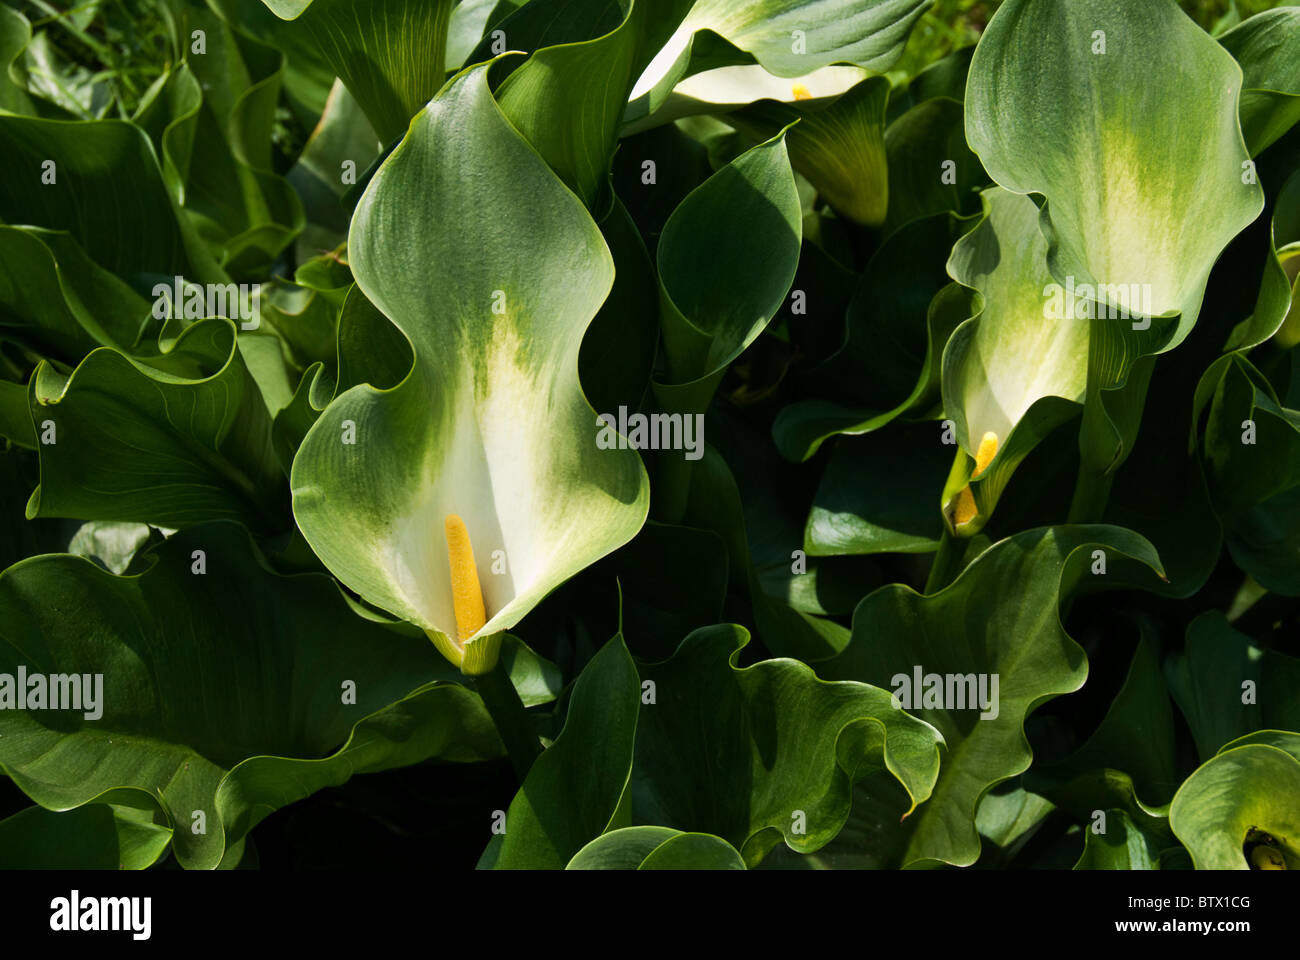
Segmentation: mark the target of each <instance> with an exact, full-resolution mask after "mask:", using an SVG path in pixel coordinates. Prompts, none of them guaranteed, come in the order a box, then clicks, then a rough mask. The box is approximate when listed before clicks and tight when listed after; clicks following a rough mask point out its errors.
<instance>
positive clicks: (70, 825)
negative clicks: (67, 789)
mask: <svg viewBox="0 0 1300 960" xmlns="http://www.w3.org/2000/svg"><path fill="white" fill-rule="evenodd" d="M171 839H172V831H171V828H170V827H166V826H160V825H158V824H155V823H153V822H152V813H151V812H148V811H144V810H135V809H132V808H131V807H125V806H120V805H117V804H107V803H88V804H86V805H85V806H84V807H77V808H76V809H74V810H69V811H67V812H66V813H55V812H54V811H51V810H44V809H42V808H41V807H28V808H27V809H26V810H20V811H19V812H18V813H15V814H14V815H13V816H12V817H8V818H6V819H4V820H0V869H4V870H143V869H145V868H146V867H149V866H152V865H153V864H154V863H155V862H156V861H157V860H158V858H159V857H161V856H162V855H163V854H164V853H166V852H167V845H168V844H170V843H171Z"/></svg>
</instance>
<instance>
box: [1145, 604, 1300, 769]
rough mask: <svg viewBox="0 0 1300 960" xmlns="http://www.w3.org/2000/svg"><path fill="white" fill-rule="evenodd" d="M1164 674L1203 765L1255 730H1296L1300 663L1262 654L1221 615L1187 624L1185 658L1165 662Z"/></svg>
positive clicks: (1277, 654) (1276, 653)
mask: <svg viewBox="0 0 1300 960" xmlns="http://www.w3.org/2000/svg"><path fill="white" fill-rule="evenodd" d="M1165 674H1166V677H1167V678H1168V682H1169V689H1170V692H1171V693H1173V696H1174V700H1175V701H1176V702H1177V703H1178V708H1179V709H1180V710H1181V711H1182V713H1183V716H1184V717H1185V718H1186V720H1187V725H1188V726H1189V727H1190V728H1191V732H1192V738H1193V739H1194V740H1195V742H1196V749H1197V753H1198V754H1199V755H1200V757H1201V759H1202V760H1208V759H1209V758H1210V757H1212V756H1213V755H1214V754H1215V752H1216V751H1219V750H1221V749H1222V748H1223V745H1224V744H1225V743H1227V742H1228V741H1229V740H1233V739H1235V738H1237V737H1241V736H1243V735H1245V734H1248V733H1252V732H1254V731H1256V730H1265V729H1268V728H1274V729H1279V730H1293V729H1297V728H1300V703H1297V701H1296V698H1295V695H1294V691H1295V689H1296V684H1297V683H1300V660H1297V659H1295V658H1294V657H1289V656H1287V655H1286V654H1284V653H1282V652H1280V651H1277V650H1265V649H1261V648H1260V647H1258V646H1257V645H1256V644H1254V643H1252V642H1251V640H1250V638H1249V637H1247V636H1246V635H1245V634H1242V633H1241V632H1239V631H1237V630H1235V629H1233V628H1232V627H1231V626H1230V625H1229V624H1228V622H1227V621H1226V620H1225V619H1224V616H1223V614H1221V613H1218V612H1211V613H1205V614H1202V615H1201V616H1200V617H1197V618H1196V619H1195V620H1193V621H1192V623H1191V626H1189V627H1188V628H1187V642H1186V646H1185V649H1184V652H1183V653H1180V654H1175V655H1174V656H1172V657H1171V658H1170V659H1169V660H1168V661H1167V662H1166V664H1165Z"/></svg>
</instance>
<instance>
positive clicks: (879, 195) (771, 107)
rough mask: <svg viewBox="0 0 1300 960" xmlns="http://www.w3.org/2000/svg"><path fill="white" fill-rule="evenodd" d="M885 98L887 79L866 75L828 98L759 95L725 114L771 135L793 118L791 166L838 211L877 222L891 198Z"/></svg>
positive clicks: (753, 131)
mask: <svg viewBox="0 0 1300 960" xmlns="http://www.w3.org/2000/svg"><path fill="white" fill-rule="evenodd" d="M888 98H889V82H888V81H887V80H885V79H884V78H883V77H869V78H867V79H866V80H863V81H862V82H861V83H858V84H856V85H855V86H854V87H853V88H852V89H850V90H849V91H848V92H847V93H845V94H844V95H843V96H840V97H837V98H836V99H835V100H834V101H832V102H831V103H829V104H822V105H820V106H817V107H811V106H805V105H803V104H802V103H796V104H787V103H781V102H779V101H776V100H759V101H758V102H756V103H753V104H750V105H749V106H747V107H745V108H744V109H741V110H738V111H736V112H734V113H730V114H728V115H727V123H729V124H731V125H732V126H733V127H735V128H736V129H737V130H740V131H742V132H744V133H747V134H749V135H750V136H753V137H755V138H756V139H767V138H768V137H772V136H775V135H776V134H777V133H779V132H780V131H781V130H783V129H784V128H786V127H788V126H790V124H792V123H794V124H795V125H794V126H793V127H791V128H790V130H789V132H788V133H787V134H786V138H785V143H786V149H787V150H789V153H790V162H791V164H793V165H794V168H795V170H797V171H798V172H799V173H801V174H803V176H805V177H807V178H808V181H809V182H810V183H811V184H812V185H813V186H814V187H816V188H817V192H818V194H820V195H821V197H822V199H824V200H825V201H826V202H827V203H829V204H830V205H831V206H832V207H833V208H834V209H835V210H836V212H838V213H840V214H842V215H844V216H846V217H847V218H848V219H850V220H853V221H855V222H857V223H861V224H866V225H867V226H879V225H880V224H881V223H883V222H884V220H885V210H886V207H887V206H888V203H889V172H888V170H887V168H886V163H885V103H886V101H887V100H888ZM795 121H798V122H797V123H795Z"/></svg>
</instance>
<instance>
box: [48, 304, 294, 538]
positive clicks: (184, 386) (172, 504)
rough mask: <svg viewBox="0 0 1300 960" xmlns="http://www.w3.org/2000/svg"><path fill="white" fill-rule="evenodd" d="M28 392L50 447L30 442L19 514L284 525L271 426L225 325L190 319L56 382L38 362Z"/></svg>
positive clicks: (169, 523) (102, 354) (105, 352)
mask: <svg viewBox="0 0 1300 960" xmlns="http://www.w3.org/2000/svg"><path fill="white" fill-rule="evenodd" d="M30 399H31V410H32V419H33V422H35V423H37V424H41V423H44V422H46V421H50V422H52V423H53V424H54V430H55V434H54V439H55V442H53V443H49V444H45V443H42V444H41V445H40V447H39V450H40V455H41V484H40V486H39V487H38V488H37V489H36V491H35V492H34V493H33V494H32V497H31V501H30V502H29V503H28V505H27V515H28V517H29V518H35V517H57V516H62V517H75V518H77V519H81V520H136V521H139V522H142V523H155V524H158V525H160V526H165V527H174V528H181V527H187V526H192V525H194V524H196V523H202V522H204V521H206V520H214V519H232V520H238V521H240V522H242V523H244V524H246V525H247V526H249V527H250V528H251V529H255V530H258V531H261V532H266V533H278V532H281V531H282V530H285V529H287V527H288V525H289V516H288V510H287V506H288V504H287V502H286V498H285V490H284V479H283V475H282V474H281V472H280V468H279V465H278V464H277V462H276V459H275V455H274V452H273V450H272V446H271V421H270V418H269V417H268V416H267V411H266V407H265V405H264V404H263V402H262V396H261V394H260V392H259V391H258V389H257V387H256V385H255V384H254V383H253V380H252V377H251V376H250V374H249V372H248V368H247V367H246V366H245V364H244V361H243V358H242V355H241V354H240V352H239V350H238V349H237V347H236V334H235V327H234V324H232V323H231V322H230V321H228V320H218V319H213V320H203V321H200V322H198V323H195V324H193V325H192V326H190V327H187V328H186V329H185V330H184V331H182V333H181V334H180V336H179V337H178V338H177V339H176V340H175V341H174V342H173V343H172V344H170V346H169V349H167V350H166V352H164V353H161V354H159V355H157V356H153V357H149V358H142V359H134V358H131V357H127V356H125V355H123V354H121V353H118V352H117V351H115V350H110V349H100V350H96V351H94V352H92V353H91V354H90V355H89V356H87V357H86V359H85V360H83V361H82V362H81V364H80V365H79V366H78V367H77V368H76V369H75V370H74V371H73V372H72V373H71V375H69V376H67V377H65V376H63V375H61V374H60V373H59V372H58V371H57V370H56V369H55V368H54V367H53V366H51V365H50V364H48V363H43V364H41V366H39V367H38V368H37V370H36V374H35V376H34V377H33V379H32V385H31V390H30Z"/></svg>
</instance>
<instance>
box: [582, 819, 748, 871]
mask: <svg viewBox="0 0 1300 960" xmlns="http://www.w3.org/2000/svg"><path fill="white" fill-rule="evenodd" d="M565 869H566V870H744V869H745V861H743V860H741V859H740V854H739V853H737V852H736V848H735V847H733V846H732V845H731V844H729V843H727V841H725V840H723V839H722V838H721V837H715V836H713V834H710V833H683V832H682V831H680V830H674V829H672V828H671V827H623V828H622V829H619V830H612V831H610V832H609V833H607V834H604V835H603V836H599V837H597V838H596V839H595V840H593V841H591V843H589V844H587V845H586V846H585V847H583V848H582V849H581V850H579V851H578V852H577V854H576V855H575V856H574V858H573V859H572V860H570V861H569V865H568V866H567V867H565Z"/></svg>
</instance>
